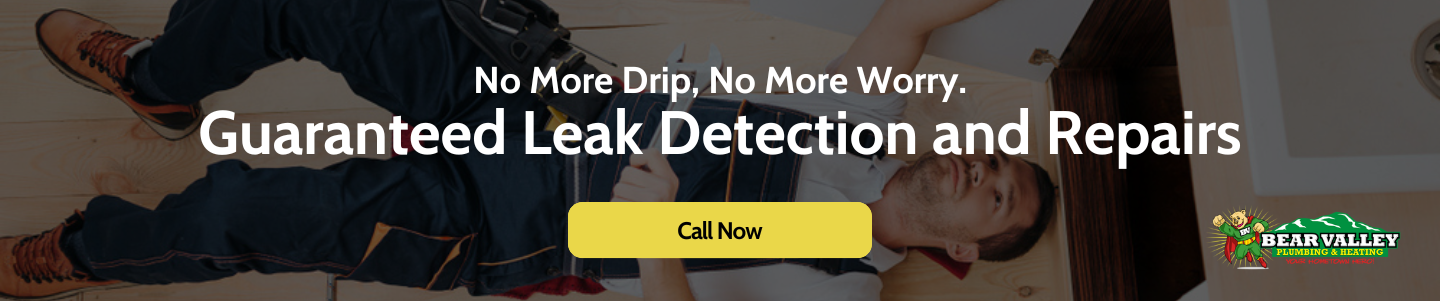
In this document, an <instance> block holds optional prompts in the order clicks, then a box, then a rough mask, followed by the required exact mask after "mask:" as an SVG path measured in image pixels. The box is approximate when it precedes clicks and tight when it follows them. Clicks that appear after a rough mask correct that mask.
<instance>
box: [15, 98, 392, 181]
mask: <svg viewBox="0 0 1440 301" xmlns="http://www.w3.org/2000/svg"><path fill="white" fill-rule="evenodd" d="M390 116H391V115H390V114H389V113H388V112H385V111H384V110H380V109H353V110H338V111H316V112H299V113H270V114H241V115H238V116H236V120H235V121H227V120H220V121H217V122H216V124H215V128H214V129H212V132H213V133H216V134H215V135H217V137H218V135H219V134H218V133H219V132H220V131H234V132H239V127H240V126H239V123H241V122H249V123H253V124H255V125H254V127H256V128H255V129H254V130H253V132H252V133H251V134H252V136H255V135H259V129H258V126H259V123H262V122H269V123H272V124H273V123H280V122H294V123H297V124H299V123H303V122H312V123H313V122H325V123H330V122H341V123H345V124H350V125H351V126H352V128H353V125H354V124H355V123H360V122H378V123H388V122H389V121H390ZM272 130H273V128H272ZM302 130H303V128H302ZM318 134H320V136H323V137H329V135H328V134H327V132H323V131H322V132H320V133H318ZM353 134H354V133H353V132H352V135H353ZM196 135H198V134H196ZM277 135H278V134H272V135H271V139H274V138H276V136H277ZM256 137H258V136H256ZM196 138H198V137H192V138H188V139H185V140H181V141H173V142H172V141H166V140H164V139H162V138H160V137H158V136H156V134H155V133H154V132H153V131H151V130H150V129H149V128H148V127H146V126H145V125H144V124H142V123H141V122H140V121H139V119H136V118H125V119H106V120H89V121H61V122H33V123H6V124H5V126H4V130H3V131H0V154H3V155H4V157H5V160H3V161H0V197H28V196H47V195H94V194H130V193H174V192H179V191H181V190H183V189H184V187H185V186H186V185H188V184H189V183H190V182H192V181H194V180H195V179H198V178H200V177H201V176H203V175H204V172H205V169H204V167H205V165H208V164H209V163H213V162H216V161H219V160H224V159H241V160H244V161H246V162H248V163H250V164H251V166H253V167H285V166H306V167H312V168H319V167H324V166H326V165H329V164H332V163H335V162H339V161H341V160H343V159H345V158H346V157H345V156H330V155H325V154H323V153H322V154H315V155H303V156H294V155H291V156H281V155H275V154H274V153H272V154H270V155H260V156H251V155H246V154H244V151H243V150H242V151H240V152H239V154H237V155H231V156H217V155H214V154H211V153H209V152H208V151H206V150H205V149H204V147H203V146H202V145H201V142H200V139H196ZM317 139H319V140H318V141H317V142H316V144H317V146H316V147H317V151H322V152H323V148H321V147H320V143H323V142H324V140H323V139H324V138H317ZM387 140H388V138H387ZM254 141H257V143H258V138H256V140H254ZM387 149H388V148H387ZM371 151H373V149H371ZM367 157H376V158H384V157H385V155H374V154H371V155H367Z"/></svg>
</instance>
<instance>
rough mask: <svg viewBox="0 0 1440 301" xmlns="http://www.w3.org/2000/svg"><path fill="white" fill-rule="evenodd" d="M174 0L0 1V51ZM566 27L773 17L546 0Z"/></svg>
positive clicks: (709, 3)
mask: <svg viewBox="0 0 1440 301" xmlns="http://www.w3.org/2000/svg"><path fill="white" fill-rule="evenodd" d="M175 2H176V0H126V1H94V0H54V1H19V0H6V1H0V6H4V7H5V8H6V9H5V11H3V12H0V51H5V50H31V49H36V48H37V47H38V45H37V44H36V43H35V29H34V26H35V20H37V19H39V18H40V15H42V14H44V13H45V12H48V11H51V10H54V9H56V8H69V9H73V10H76V11H79V12H81V13H85V14H86V15H89V16H91V17H95V18H97V19H100V20H104V21H105V22H108V23H110V24H113V25H115V27H116V28H119V29H120V30H121V31H122V32H126V33H130V34H133V35H136V36H150V35H156V34H160V33H162V32H163V31H164V28H165V21H166V18H167V17H168V16H169V12H170V6H171V5H173V4H174V3H175ZM545 2H546V3H547V4H549V5H550V7H551V8H553V9H555V11H556V12H557V13H559V14H560V20H561V22H562V24H565V26H566V27H570V28H574V29H586V28H614V27H627V26H646V25H656V24H668V23H682V22H706V21H721V22H728V21H753V20H769V19H772V17H770V16H767V15H764V14H760V13H756V12H752V11H750V6H749V1H745V0H550V1H545Z"/></svg>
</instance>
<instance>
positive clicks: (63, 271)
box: [0, 214, 122, 300]
mask: <svg viewBox="0 0 1440 301" xmlns="http://www.w3.org/2000/svg"><path fill="white" fill-rule="evenodd" d="M79 221H80V219H79V215H78V214H77V215H76V217H72V218H71V219H70V220H68V221H66V222H65V223H64V224H61V225H60V226H58V227H55V229H51V230H50V231H45V232H44V233H40V235H21V236H12V237H6V238H0V299H14V300H56V299H62V298H67V297H70V296H74V295H75V294H78V293H80V292H82V291H90V290H97V289H106V288H112V287H118V286H120V285H122V283H121V282H120V281H106V280H98V279H95V278H94V277H92V276H90V275H87V274H85V273H83V272H80V271H76V270H75V266H74V264H73V263H72V262H71V261H70V258H69V257H67V256H66V255H65V252H64V251H61V249H60V236H61V234H62V233H64V232H65V230H66V228H67V227H72V226H76V223H79Z"/></svg>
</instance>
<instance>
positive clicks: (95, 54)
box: [79, 30, 141, 90]
mask: <svg viewBox="0 0 1440 301" xmlns="http://www.w3.org/2000/svg"><path fill="white" fill-rule="evenodd" d="M140 41H141V39H140V38H136V37H134V36H131V35H127V34H123V33H118V32H115V31H111V30H103V31H97V32H93V33H91V34H90V38H88V39H85V41H82V42H80V47H79V49H80V59H82V60H85V61H86V62H88V63H89V64H90V67H91V68H97V69H99V70H100V72H101V73H104V74H105V76H107V77H109V78H110V80H113V81H115V83H117V84H119V85H120V87H121V88H122V89H125V90H129V89H130V88H129V85H126V84H125V81H124V80H122V79H123V78H125V70H126V69H127V66H126V65H127V64H128V60H127V58H126V57H125V51H126V50H129V49H130V47H131V46H135V44H136V43H140Z"/></svg>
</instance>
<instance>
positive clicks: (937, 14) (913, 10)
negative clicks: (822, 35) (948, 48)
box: [834, 0, 999, 94]
mask: <svg viewBox="0 0 1440 301" xmlns="http://www.w3.org/2000/svg"><path fill="white" fill-rule="evenodd" d="M997 1H999V0H958V1H957V0H889V1H885V4H882V5H881V6H880V11H878V12H876V13H875V18H873V19H871V20H870V24H869V25H867V26H866V27H865V31H863V32H861V33H860V36H859V37H858V38H856V39H855V42H854V43H852V44H850V50H849V52H847V53H846V54H845V58H843V59H841V60H840V64H839V66H838V67H837V68H836V69H835V71H834V72H836V73H840V74H845V75H846V77H850V78H851V79H852V80H850V81H849V82H850V83H855V82H857V80H858V79H859V78H860V74H858V73H856V72H855V71H856V69H855V68H856V67H860V68H865V70H866V71H867V72H868V71H869V70H870V68H872V67H874V68H879V69H878V70H879V71H880V74H884V72H885V67H893V68H894V69H891V73H890V75H891V76H895V75H897V74H910V73H911V72H914V71H915V65H916V64H917V63H919V62H920V56H921V55H923V54H924V52H925V44H926V43H927V42H929V40H930V33H931V32H932V31H934V30H935V29H936V28H940V27H941V26H945V25H949V24H951V23H955V22H959V21H960V20H964V19H965V18H969V17H970V16H972V15H975V13H978V12H980V11H982V10H985V8H987V7H990V5H992V4H995V2H997ZM846 88H847V89H850V90H852V91H863V90H860V89H856V88H858V87H855V86H851V87H846ZM869 94H878V91H875V90H871V93H869Z"/></svg>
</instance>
